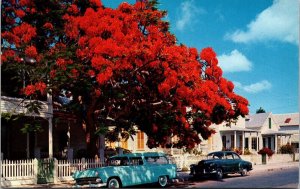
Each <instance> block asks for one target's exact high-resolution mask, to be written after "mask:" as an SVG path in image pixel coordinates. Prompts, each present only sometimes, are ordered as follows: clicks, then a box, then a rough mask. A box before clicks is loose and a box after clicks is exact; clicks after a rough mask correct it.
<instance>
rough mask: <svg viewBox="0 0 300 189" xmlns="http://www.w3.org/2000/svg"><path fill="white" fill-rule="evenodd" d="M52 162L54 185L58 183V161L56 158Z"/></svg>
mask: <svg viewBox="0 0 300 189" xmlns="http://www.w3.org/2000/svg"><path fill="white" fill-rule="evenodd" d="M53 161H54V168H53V182H54V184H57V182H58V174H57V173H58V161H57V159H56V158H54V159H53Z"/></svg>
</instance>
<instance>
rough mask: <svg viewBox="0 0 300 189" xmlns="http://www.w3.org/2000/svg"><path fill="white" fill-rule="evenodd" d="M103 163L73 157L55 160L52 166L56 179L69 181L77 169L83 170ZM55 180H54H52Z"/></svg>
mask: <svg viewBox="0 0 300 189" xmlns="http://www.w3.org/2000/svg"><path fill="white" fill-rule="evenodd" d="M102 166H104V163H103V162H101V161H99V160H95V159H73V160H55V161H54V167H56V168H57V169H56V174H55V175H56V178H54V179H57V180H56V181H58V182H63V181H70V180H72V173H73V172H75V171H77V170H80V171H81V170H84V169H89V168H96V167H102ZM54 182H55V181H54Z"/></svg>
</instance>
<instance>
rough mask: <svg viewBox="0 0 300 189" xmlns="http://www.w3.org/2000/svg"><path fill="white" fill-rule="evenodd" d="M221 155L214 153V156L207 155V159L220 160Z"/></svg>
mask: <svg viewBox="0 0 300 189" xmlns="http://www.w3.org/2000/svg"><path fill="white" fill-rule="evenodd" d="M222 157H223V155H222V153H214V154H209V155H208V156H207V159H222Z"/></svg>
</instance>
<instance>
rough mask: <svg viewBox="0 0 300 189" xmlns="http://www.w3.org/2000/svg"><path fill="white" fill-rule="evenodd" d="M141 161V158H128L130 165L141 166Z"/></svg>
mask: <svg viewBox="0 0 300 189" xmlns="http://www.w3.org/2000/svg"><path fill="white" fill-rule="evenodd" d="M143 164H144V162H143V159H142V157H133V158H130V165H143Z"/></svg>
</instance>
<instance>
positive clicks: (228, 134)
mask: <svg viewBox="0 0 300 189" xmlns="http://www.w3.org/2000/svg"><path fill="white" fill-rule="evenodd" d="M220 135H221V138H222V147H223V149H224V150H226V149H230V150H239V151H241V153H242V154H245V151H246V150H247V151H249V152H250V153H257V152H258V151H259V150H260V149H261V148H263V147H268V148H269V149H271V150H273V151H274V153H279V149H280V147H281V146H283V145H286V144H288V143H289V144H291V135H292V134H290V133H286V132H281V131H270V130H269V131H264V132H260V131H258V130H252V129H245V128H239V127H230V128H224V129H220Z"/></svg>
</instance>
